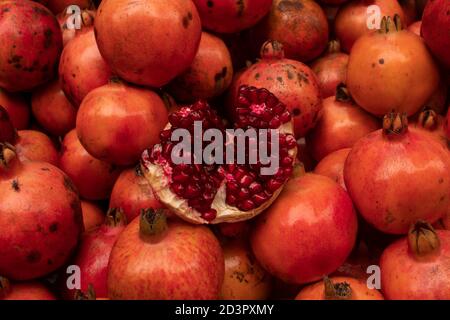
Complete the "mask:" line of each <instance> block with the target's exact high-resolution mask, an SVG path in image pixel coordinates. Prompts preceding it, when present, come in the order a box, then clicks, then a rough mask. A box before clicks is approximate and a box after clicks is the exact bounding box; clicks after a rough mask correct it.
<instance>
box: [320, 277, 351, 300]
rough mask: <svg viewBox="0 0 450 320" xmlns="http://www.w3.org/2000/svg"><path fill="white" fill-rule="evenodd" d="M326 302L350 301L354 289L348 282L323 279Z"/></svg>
mask: <svg viewBox="0 0 450 320" xmlns="http://www.w3.org/2000/svg"><path fill="white" fill-rule="evenodd" d="M323 283H324V292H325V299H326V300H350V299H351V298H352V288H351V287H350V285H349V284H348V283H347V282H336V283H333V281H332V280H331V279H330V278H328V277H325V278H324V279H323Z"/></svg>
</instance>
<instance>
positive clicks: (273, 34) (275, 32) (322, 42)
mask: <svg viewBox="0 0 450 320" xmlns="http://www.w3.org/2000/svg"><path fill="white" fill-rule="evenodd" d="M328 32H329V28H328V21H327V17H326V16H325V13H324V12H323V10H322V8H321V7H320V6H319V5H318V4H317V3H316V2H315V1H312V0H293V1H285V0H274V1H273V4H272V8H271V10H270V12H269V14H268V15H267V16H266V17H265V18H264V19H263V20H262V21H261V22H260V23H259V24H257V25H256V26H255V28H254V29H253V30H252V37H251V39H252V41H253V42H254V43H255V45H256V49H259V47H260V46H261V45H262V44H263V43H264V41H267V40H276V41H278V42H280V43H282V44H283V46H284V48H285V53H286V57H287V58H289V59H293V60H298V61H302V62H308V61H311V60H313V59H315V58H317V57H318V56H319V55H320V54H321V53H322V52H323V51H324V50H325V48H326V46H327V43H328Z"/></svg>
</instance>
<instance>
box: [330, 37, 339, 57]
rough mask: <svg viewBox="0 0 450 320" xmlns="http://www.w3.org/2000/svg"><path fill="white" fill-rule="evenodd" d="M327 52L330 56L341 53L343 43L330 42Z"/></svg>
mask: <svg viewBox="0 0 450 320" xmlns="http://www.w3.org/2000/svg"><path fill="white" fill-rule="evenodd" d="M327 52H328V54H333V53H339V52H341V43H340V42H339V40H331V41H330V42H328V48H327Z"/></svg>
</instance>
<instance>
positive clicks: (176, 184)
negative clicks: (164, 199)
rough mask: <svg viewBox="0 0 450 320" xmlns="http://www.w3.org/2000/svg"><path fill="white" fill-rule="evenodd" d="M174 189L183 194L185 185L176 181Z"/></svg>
mask: <svg viewBox="0 0 450 320" xmlns="http://www.w3.org/2000/svg"><path fill="white" fill-rule="evenodd" d="M172 190H173V191H174V192H175V193H176V194H178V195H182V194H183V192H184V186H183V185H182V184H179V183H175V184H173V185H172Z"/></svg>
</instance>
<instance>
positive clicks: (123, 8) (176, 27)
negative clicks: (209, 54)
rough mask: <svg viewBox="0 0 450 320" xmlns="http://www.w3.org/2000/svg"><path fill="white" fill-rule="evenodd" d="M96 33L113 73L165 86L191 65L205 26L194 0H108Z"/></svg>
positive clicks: (141, 82)
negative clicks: (202, 23) (202, 24)
mask: <svg viewBox="0 0 450 320" xmlns="http://www.w3.org/2000/svg"><path fill="white" fill-rule="evenodd" d="M169 13H170V14H169ZM95 35H96V38H97V44H98V47H99V49H100V52H101V54H102V56H103V58H105V60H106V61H107V63H108V64H109V65H110V66H111V69H112V70H113V72H114V73H116V74H117V75H119V76H120V77H121V78H123V79H125V80H127V81H129V82H132V83H135V84H140V85H146V86H151V87H161V86H163V85H165V84H167V83H168V82H169V81H171V80H172V79H174V78H175V77H176V76H178V75H180V74H181V73H182V72H183V71H185V70H186V69H187V68H188V67H189V66H190V65H191V63H192V61H193V60H194V57H195V54H196V53H197V49H198V46H199V43H200V37H201V23H200V17H199V15H198V12H197V9H196V8H195V5H194V3H193V2H192V1H191V0H172V1H161V0H145V1H135V0H103V1H102V3H101V4H100V7H99V8H98V11H97V16H96V18H95Z"/></svg>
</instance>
